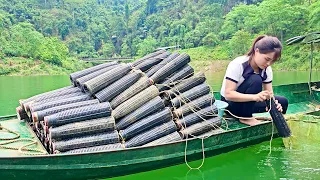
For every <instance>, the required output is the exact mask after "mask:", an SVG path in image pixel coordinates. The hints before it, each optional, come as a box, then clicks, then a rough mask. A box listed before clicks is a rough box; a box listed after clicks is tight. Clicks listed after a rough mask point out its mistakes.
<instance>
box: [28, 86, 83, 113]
mask: <svg viewBox="0 0 320 180" xmlns="http://www.w3.org/2000/svg"><path fill="white" fill-rule="evenodd" d="M80 95H83V92H81V90H80V89H79V88H78V87H73V88H68V89H65V90H61V91H57V92H55V93H50V94H48V95H46V96H40V97H37V98H34V99H33V100H32V101H29V102H27V103H24V109H25V110H26V112H28V111H30V109H29V107H30V105H31V104H33V103H38V102H39V103H40V102H41V103H46V102H50V101H52V100H53V99H54V100H57V99H63V98H68V97H72V96H80Z"/></svg>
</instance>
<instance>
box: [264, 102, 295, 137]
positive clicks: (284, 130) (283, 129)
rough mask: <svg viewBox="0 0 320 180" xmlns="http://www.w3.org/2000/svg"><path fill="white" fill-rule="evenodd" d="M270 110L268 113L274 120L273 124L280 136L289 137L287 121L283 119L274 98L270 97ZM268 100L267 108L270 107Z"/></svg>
mask: <svg viewBox="0 0 320 180" xmlns="http://www.w3.org/2000/svg"><path fill="white" fill-rule="evenodd" d="M270 101H271V110H270V112H269V113H270V115H271V117H272V120H273V122H274V125H275V126H276V128H277V130H278V134H279V136H280V137H289V136H291V131H290V128H289V126H288V124H287V121H286V120H285V119H284V117H283V114H282V113H281V112H279V111H278V109H277V105H276V103H275V102H274V99H273V98H271V100H270ZM270 101H266V103H267V106H268V108H269V109H270Z"/></svg>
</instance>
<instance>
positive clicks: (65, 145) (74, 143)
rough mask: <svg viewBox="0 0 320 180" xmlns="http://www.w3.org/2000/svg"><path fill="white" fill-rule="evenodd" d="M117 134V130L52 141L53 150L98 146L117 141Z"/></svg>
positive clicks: (62, 150) (61, 150)
mask: <svg viewBox="0 0 320 180" xmlns="http://www.w3.org/2000/svg"><path fill="white" fill-rule="evenodd" d="M119 142H120V141H119V135H118V132H117V131H114V132H112V133H103V134H97V135H93V136H85V137H81V138H73V139H68V140H64V141H55V142H52V146H53V151H56V150H58V151H60V152H65V151H69V150H73V149H79V148H86V147H92V146H100V145H106V144H114V143H119Z"/></svg>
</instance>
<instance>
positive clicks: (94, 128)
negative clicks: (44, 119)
mask: <svg viewBox="0 0 320 180" xmlns="http://www.w3.org/2000/svg"><path fill="white" fill-rule="evenodd" d="M114 130H115V121H114V118H113V117H103V118H98V119H90V120H86V121H81V122H75V123H70V124H66V125H62V126H59V127H55V128H50V129H49V131H50V132H49V137H50V139H55V140H57V139H67V138H75V137H80V136H85V135H91V134H98V133H102V132H110V131H114Z"/></svg>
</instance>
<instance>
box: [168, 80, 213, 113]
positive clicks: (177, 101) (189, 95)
mask: <svg viewBox="0 0 320 180" xmlns="http://www.w3.org/2000/svg"><path fill="white" fill-rule="evenodd" d="M209 92H210V87H209V86H208V85H207V84H206V83H203V84H200V85H198V86H196V87H194V88H192V89H189V90H188V91H186V92H184V93H182V94H180V95H179V96H177V97H175V98H174V99H172V100H171V104H172V106H173V107H175V108H178V107H180V106H181V105H183V104H185V103H188V102H190V101H192V100H194V99H196V98H199V97H201V96H203V95H205V94H208V93H209Z"/></svg>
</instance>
